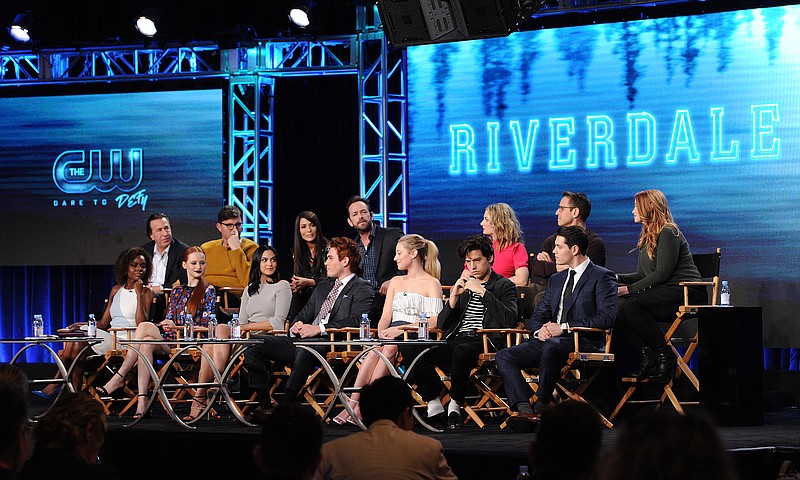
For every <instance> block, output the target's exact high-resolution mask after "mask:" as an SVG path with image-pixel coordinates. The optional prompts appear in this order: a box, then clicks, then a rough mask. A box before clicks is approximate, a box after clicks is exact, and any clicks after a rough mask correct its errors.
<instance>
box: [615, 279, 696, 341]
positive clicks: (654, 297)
mask: <svg viewBox="0 0 800 480" xmlns="http://www.w3.org/2000/svg"><path fill="white" fill-rule="evenodd" d="M689 302H691V303H692V304H694V305H697V304H703V303H706V302H708V292H707V291H706V288H705V287H690V288H689ZM679 305H683V287H682V286H680V285H658V286H655V287H651V288H648V289H646V290H643V291H641V292H638V293H634V294H631V295H625V296H624V297H619V303H617V319H616V323H615V324H614V326H615V327H616V328H617V329H619V330H622V331H623V332H624V333H625V336H626V337H628V340H630V342H631V343H632V344H633V346H634V347H635V348H636V349H637V350H641V348H642V347H651V348H666V346H667V342H666V340H664V333H663V332H662V331H661V329H660V328H659V326H658V322H668V323H672V321H673V320H674V319H675V312H677V311H678V306H679Z"/></svg>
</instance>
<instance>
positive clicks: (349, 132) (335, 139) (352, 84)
mask: <svg viewBox="0 0 800 480" xmlns="http://www.w3.org/2000/svg"><path fill="white" fill-rule="evenodd" d="M358 102H359V99H358V83H357V78H356V77H355V76H354V75H337V76H317V77H299V78H281V79H278V80H277V82H276V84H275V103H274V118H275V123H274V125H275V142H274V147H275V150H274V164H273V165H274V171H273V173H274V176H275V188H274V191H273V192H274V204H273V207H274V209H273V212H272V220H273V224H274V228H273V231H274V237H273V241H272V246H273V247H275V249H276V250H277V251H278V267H279V268H280V274H281V278H285V279H289V278H291V276H292V256H291V250H292V245H293V242H294V221H295V217H296V216H297V214H298V213H300V212H302V211H303V210H311V211H312V212H314V213H316V214H317V216H318V217H319V219H320V221H321V222H322V233H323V235H325V237H327V238H331V237H336V236H347V237H352V236H354V235H355V232H354V231H353V229H352V228H350V226H348V225H347V213H346V211H345V204H346V203H347V199H348V198H350V197H351V196H353V195H356V194H358V186H359V173H358V172H359V157H360V152H359V149H360V147H359V140H358V121H359V119H358Z"/></svg>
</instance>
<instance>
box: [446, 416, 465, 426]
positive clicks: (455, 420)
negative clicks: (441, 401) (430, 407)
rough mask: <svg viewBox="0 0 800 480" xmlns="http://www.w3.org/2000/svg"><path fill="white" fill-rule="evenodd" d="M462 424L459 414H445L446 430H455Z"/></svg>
mask: <svg viewBox="0 0 800 480" xmlns="http://www.w3.org/2000/svg"><path fill="white" fill-rule="evenodd" d="M462 424H463V422H462V420H461V413H460V412H450V413H449V414H447V428H449V429H450V430H455V429H456V428H459V427H461V425H462Z"/></svg>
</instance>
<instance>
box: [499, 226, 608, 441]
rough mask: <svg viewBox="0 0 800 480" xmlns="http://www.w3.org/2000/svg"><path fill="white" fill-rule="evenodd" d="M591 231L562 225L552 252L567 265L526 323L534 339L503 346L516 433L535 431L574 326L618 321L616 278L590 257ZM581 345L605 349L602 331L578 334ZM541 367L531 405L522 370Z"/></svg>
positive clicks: (571, 347) (502, 362)
mask: <svg viewBox="0 0 800 480" xmlns="http://www.w3.org/2000/svg"><path fill="white" fill-rule="evenodd" d="M588 245H589V234H588V233H587V232H586V230H585V229H584V228H583V227H578V226H572V227H561V228H559V229H558V233H557V234H556V244H555V248H554V249H553V254H554V256H555V259H556V263H557V264H558V265H565V266H566V267H567V269H566V270H562V271H560V272H558V273H556V274H555V275H553V276H552V277H550V282H549V283H548V284H547V290H545V293H544V297H543V298H542V301H541V302H539V305H537V306H536V310H534V312H533V315H531V318H530V319H529V320H527V321H526V322H525V326H526V327H527V328H528V329H529V330H530V331H531V332H532V333H531V338H530V339H529V340H528V341H527V342H526V343H523V344H521V345H517V346H515V347H511V348H507V349H505V350H501V351H500V353H498V354H497V366H498V368H499V369H500V374H501V375H502V376H503V382H504V383H505V389H506V394H507V396H508V404H509V405H511V406H512V407H513V408H514V409H515V410H516V411H517V412H518V413H519V415H515V416H512V417H510V418H509V419H508V426H509V427H510V428H511V429H512V430H513V431H515V432H530V431H533V430H534V429H535V428H536V426H537V424H538V422H539V420H540V418H541V412H542V411H543V410H544V409H545V408H547V406H548V404H549V403H550V401H551V399H552V396H553V390H554V389H555V387H556V382H557V381H558V379H559V376H560V372H561V368H562V367H563V366H564V365H565V364H566V359H567V356H568V355H569V353H570V352H572V351H573V350H574V344H573V338H572V335H569V333H570V328H573V327H593V328H602V329H608V328H611V327H613V326H614V318H616V315H617V300H616V292H617V281H616V278H615V276H614V274H613V273H612V272H611V271H610V270H607V269H605V268H603V267H599V266H597V265H595V264H593V263H592V261H591V260H589V257H587V256H586V249H587V248H588ZM580 339H581V349H582V350H588V351H601V350H602V349H603V346H604V336H603V335H602V334H599V333H598V334H595V335H589V334H584V335H581V336H580ZM532 367H538V368H539V380H538V389H537V391H536V395H537V397H538V400H537V401H536V405H535V406H534V408H533V409H532V408H531V405H530V403H529V402H528V399H529V398H530V396H531V390H530V388H529V387H528V385H526V383H525V380H524V379H523V378H522V374H521V373H520V370H522V369H524V368H532Z"/></svg>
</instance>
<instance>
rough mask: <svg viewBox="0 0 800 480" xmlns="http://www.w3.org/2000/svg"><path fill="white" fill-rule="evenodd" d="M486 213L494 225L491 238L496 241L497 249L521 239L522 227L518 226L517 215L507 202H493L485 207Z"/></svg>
mask: <svg viewBox="0 0 800 480" xmlns="http://www.w3.org/2000/svg"><path fill="white" fill-rule="evenodd" d="M486 213H487V214H488V216H489V221H490V222H492V226H493V227H494V233H493V234H492V240H493V241H494V242H496V243H497V247H498V248H497V250H502V249H504V248H506V247H509V246H511V244H513V243H516V242H521V241H522V228H520V226H519V220H517V215H516V214H515V213H514V210H513V209H512V208H511V206H510V205H509V204H507V203H493V204H491V205H489V206H488V207H486Z"/></svg>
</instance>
